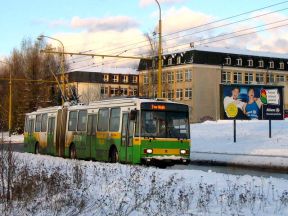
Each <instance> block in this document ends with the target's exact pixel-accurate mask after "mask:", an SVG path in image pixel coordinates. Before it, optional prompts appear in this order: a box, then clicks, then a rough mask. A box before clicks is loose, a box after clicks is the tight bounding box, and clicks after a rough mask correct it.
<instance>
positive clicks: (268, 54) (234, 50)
mask: <svg viewBox="0 0 288 216" xmlns="http://www.w3.org/2000/svg"><path fill="white" fill-rule="evenodd" d="M192 50H197V51H206V52H216V53H227V54H238V55H248V56H259V57H269V58H281V59H288V55H287V54H285V53H273V52H264V51H253V50H248V49H238V48H227V47H208V46H196V47H194V48H189V49H187V48H186V49H183V50H174V51H171V52H167V53H165V54H164V55H169V54H175V53H185V52H188V51H192Z"/></svg>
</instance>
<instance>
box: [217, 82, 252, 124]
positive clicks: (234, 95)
mask: <svg viewBox="0 0 288 216" xmlns="http://www.w3.org/2000/svg"><path fill="white" fill-rule="evenodd" d="M239 93H240V88H239V87H237V86H236V87H233V88H232V92H231V96H226V97H225V98H224V101H223V104H224V110H225V113H226V116H227V117H228V118H236V119H246V118H247V117H246V116H245V115H244V107H245V103H244V102H242V101H241V100H239V98H238V97H239Z"/></svg>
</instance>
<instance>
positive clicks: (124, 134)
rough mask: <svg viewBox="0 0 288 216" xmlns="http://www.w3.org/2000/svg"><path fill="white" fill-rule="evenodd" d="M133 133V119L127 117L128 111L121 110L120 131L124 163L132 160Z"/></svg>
mask: <svg viewBox="0 0 288 216" xmlns="http://www.w3.org/2000/svg"><path fill="white" fill-rule="evenodd" d="M133 133H134V121H132V120H130V119H129V113H128V112H123V114H122V131H121V145H122V150H123V151H124V154H122V155H124V158H122V161H125V162H126V163H128V162H132V161H133Z"/></svg>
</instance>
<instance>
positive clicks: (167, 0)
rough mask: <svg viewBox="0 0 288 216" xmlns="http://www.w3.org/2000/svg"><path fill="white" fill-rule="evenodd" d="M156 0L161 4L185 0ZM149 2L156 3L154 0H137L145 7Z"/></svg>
mask: <svg viewBox="0 0 288 216" xmlns="http://www.w3.org/2000/svg"><path fill="white" fill-rule="evenodd" d="M158 1H159V4H160V5H162V4H177V3H182V2H184V1H185V0H158ZM151 4H156V1H155V0H140V2H139V5H140V7H146V6H148V5H151Z"/></svg>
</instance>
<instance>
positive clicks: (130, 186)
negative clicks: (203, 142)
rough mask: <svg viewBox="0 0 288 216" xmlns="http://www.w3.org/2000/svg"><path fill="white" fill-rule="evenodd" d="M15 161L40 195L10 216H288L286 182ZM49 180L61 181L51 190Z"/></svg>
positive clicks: (28, 157) (17, 205) (29, 158)
mask: <svg viewBox="0 0 288 216" xmlns="http://www.w3.org/2000/svg"><path fill="white" fill-rule="evenodd" d="M15 156H16V158H17V159H18V163H17V172H16V174H19V172H21V171H22V172H23V170H24V171H25V170H27V168H28V173H29V175H30V176H31V175H32V176H33V175H37V174H38V177H34V178H33V184H32V186H33V185H34V184H35V185H38V187H40V189H39V191H38V193H35V194H34V197H33V196H32V195H31V196H30V197H29V200H30V201H31V202H28V203H27V202H26V203H25V202H24V201H22V202H19V201H18V202H17V201H14V208H12V212H10V213H11V214H13V215H18V214H20V213H21V214H22V215H25V214H33V215H85V216H86V215H87V216H88V215H171V216H172V215H245V216H246V215H262V216H265V215H267V216H268V215H269V216H270V215H288V180H285V179H277V178H272V177H270V178H259V177H253V176H248V175H244V176H235V175H227V174H225V175H224V174H218V173H215V172H204V171H196V170H163V169H157V168H153V167H142V166H130V165H121V164H108V163H99V162H87V161H75V160H69V159H62V158H57V157H50V156H41V155H33V154H28V153H16V155H15ZM24 173H25V172H24ZM45 173H46V174H45ZM47 173H48V174H47ZM55 173H56V174H55ZM79 173H82V174H81V175H79ZM43 175H44V176H45V178H44V177H41V176H43ZM47 176H48V177H47ZM49 176H53V177H55V176H57V178H60V177H61V179H62V180H58V181H56V184H54V183H53V184H52V187H51V183H49V182H51V181H52V180H53V179H51V178H50V179H49ZM18 178H19V175H18ZM57 178H56V180H57ZM26 179H29V178H27V177H25V181H24V182H23V184H22V183H21V185H23V186H22V187H23V188H25V182H26V184H28V185H30V183H29V182H28V183H27V181H28V180H26ZM47 179H49V181H47ZM40 180H41V181H42V182H41V181H40ZM44 180H45V181H46V182H48V183H47V184H44V182H45V181H44ZM79 180H80V181H79ZM54 182H55V181H54ZM75 182H76V184H75ZM77 182H78V183H77ZM49 185H50V186H49ZM59 185H60V186H59ZM30 186H31V185H30ZM47 188H48V189H47ZM49 188H50V189H49ZM29 190H30V189H29ZM47 190H48V191H49V193H47ZM55 190H56V191H55ZM49 194H50V195H49ZM49 196H50V197H49ZM1 207H3V206H1V204H0V208H1Z"/></svg>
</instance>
